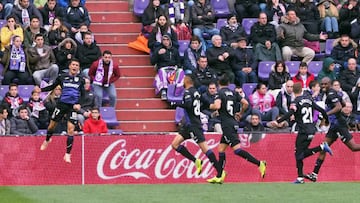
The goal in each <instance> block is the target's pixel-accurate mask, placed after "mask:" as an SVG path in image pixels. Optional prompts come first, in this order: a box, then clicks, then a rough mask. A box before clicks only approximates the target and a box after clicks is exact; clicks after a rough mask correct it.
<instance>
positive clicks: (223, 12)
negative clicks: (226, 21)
mask: <svg viewBox="0 0 360 203" xmlns="http://www.w3.org/2000/svg"><path fill="white" fill-rule="evenodd" d="M210 3H211V5H212V7H213V8H214V11H215V16H216V17H218V18H226V17H228V15H230V9H229V5H228V1H227V0H211V1H210Z"/></svg>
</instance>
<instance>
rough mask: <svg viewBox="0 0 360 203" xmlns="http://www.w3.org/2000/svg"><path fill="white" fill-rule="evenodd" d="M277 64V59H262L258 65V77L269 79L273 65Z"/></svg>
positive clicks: (263, 79)
mask: <svg viewBox="0 0 360 203" xmlns="http://www.w3.org/2000/svg"><path fill="white" fill-rule="evenodd" d="M274 64H275V61H260V63H259V66H258V77H259V79H260V80H262V81H267V80H268V79H269V74H270V72H271V66H273V65H274Z"/></svg>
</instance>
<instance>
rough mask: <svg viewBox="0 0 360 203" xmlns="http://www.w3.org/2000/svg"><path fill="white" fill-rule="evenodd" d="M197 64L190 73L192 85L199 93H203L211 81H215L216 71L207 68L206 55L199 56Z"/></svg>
mask: <svg viewBox="0 0 360 203" xmlns="http://www.w3.org/2000/svg"><path fill="white" fill-rule="evenodd" d="M197 64H198V65H197V68H196V69H195V70H194V72H193V73H192V74H193V76H194V85H195V87H196V88H197V89H198V90H199V92H200V93H203V92H205V91H206V89H207V88H208V86H209V85H210V84H211V83H216V82H217V76H216V73H215V72H214V71H213V70H212V69H210V68H209V66H208V62H207V58H206V56H200V57H199V58H198V60H197Z"/></svg>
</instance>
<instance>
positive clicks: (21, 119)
mask: <svg viewBox="0 0 360 203" xmlns="http://www.w3.org/2000/svg"><path fill="white" fill-rule="evenodd" d="M17 113H18V115H16V116H15V117H13V118H11V119H10V126H11V128H10V133H11V134H12V135H34V134H35V133H36V132H37V131H38V127H37V126H36V124H35V121H34V119H33V118H31V117H30V116H29V112H28V109H27V108H26V106H24V105H22V106H20V107H19V108H18V112H17Z"/></svg>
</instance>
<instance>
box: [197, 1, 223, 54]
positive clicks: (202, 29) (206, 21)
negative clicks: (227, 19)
mask: <svg viewBox="0 0 360 203" xmlns="http://www.w3.org/2000/svg"><path fill="white" fill-rule="evenodd" d="M191 16H192V28H193V35H196V36H198V37H199V38H200V40H201V43H202V48H203V49H204V50H206V48H207V47H208V45H207V44H206V41H205V39H204V37H203V34H204V33H207V34H208V35H210V37H212V36H213V35H218V34H219V33H220V31H219V30H218V29H216V28H215V27H214V24H213V23H214V20H215V11H214V9H213V7H212V6H211V4H210V1H206V0H198V1H197V2H196V3H195V4H194V5H193V6H192V7H191Z"/></svg>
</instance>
